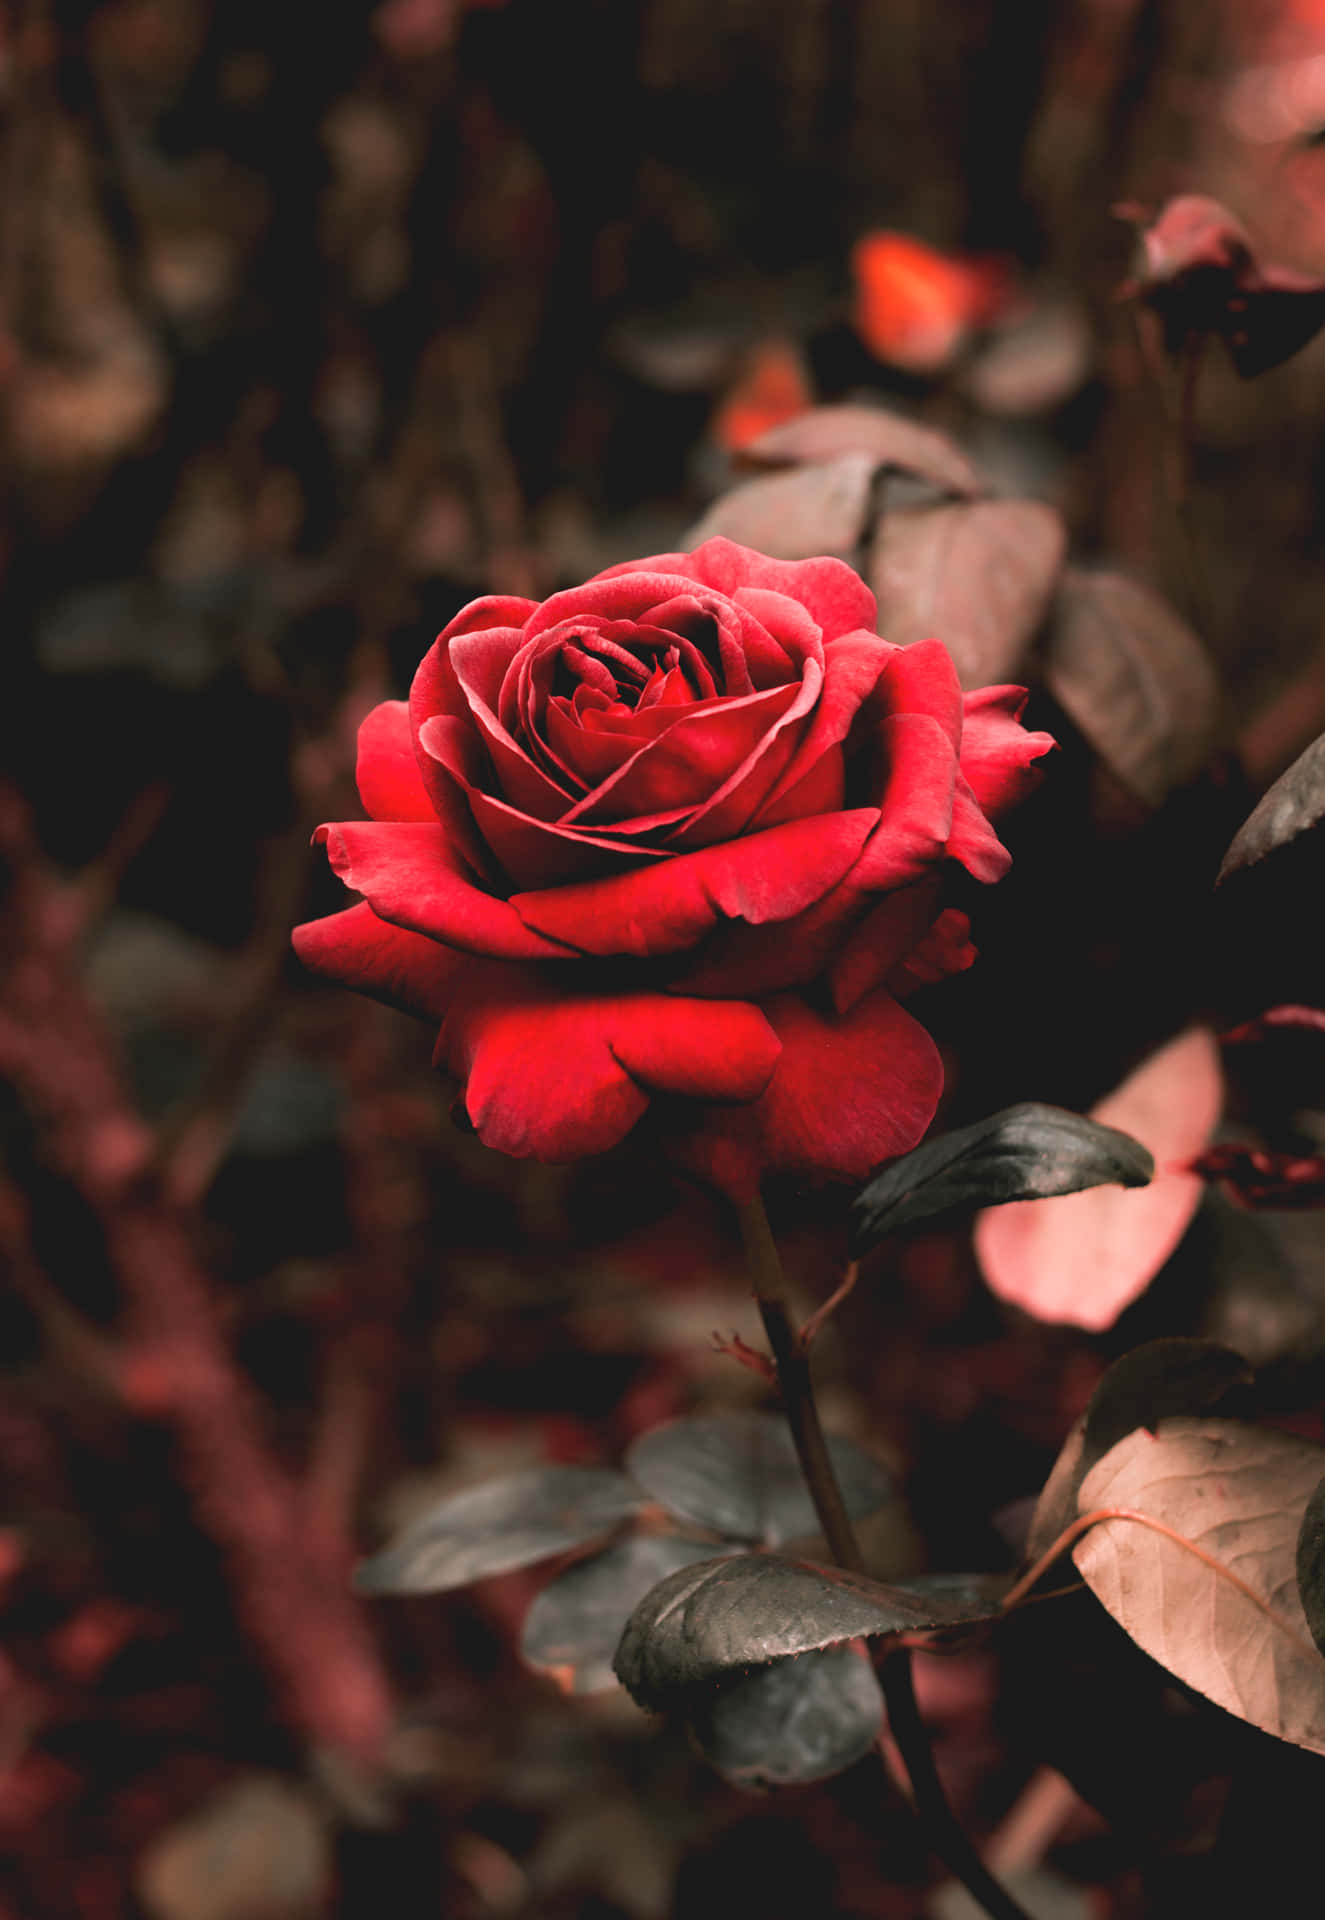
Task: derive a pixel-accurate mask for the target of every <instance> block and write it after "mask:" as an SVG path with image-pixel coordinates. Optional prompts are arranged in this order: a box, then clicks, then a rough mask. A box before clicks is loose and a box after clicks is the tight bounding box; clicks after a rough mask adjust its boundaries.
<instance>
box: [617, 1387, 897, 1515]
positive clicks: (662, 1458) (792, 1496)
mask: <svg viewBox="0 0 1325 1920" xmlns="http://www.w3.org/2000/svg"><path fill="white" fill-rule="evenodd" d="M828 1451H829V1453H830V1454H831V1456H832V1461H833V1466H834V1467H835V1469H836V1471H837V1477H838V1482H839V1484H840V1486H841V1488H842V1497H843V1499H844V1500H845V1501H846V1503H847V1510H848V1512H849V1513H850V1514H851V1517H852V1518H853V1519H860V1518H861V1517H862V1516H863V1515H864V1514H867V1513H872V1512H873V1511H874V1509H875V1508H876V1507H881V1506H882V1505H883V1503H884V1501H885V1500H887V1499H889V1498H890V1496H891V1493H892V1488H891V1485H890V1482H889V1480H888V1476H887V1474H886V1473H885V1472H884V1470H883V1468H882V1467H881V1466H879V1464H878V1462H877V1461H875V1460H871V1459H870V1457H869V1455H868V1454H866V1453H862V1452H861V1450H860V1448H859V1447H858V1446H856V1445H855V1443H854V1442H853V1441H851V1440H846V1439H844V1438H842V1437H841V1436H840V1435H838V1434H834V1435H831V1436H830V1437H829V1441H828ZM626 1466H627V1468H628V1470H629V1471H630V1473H631V1474H633V1475H634V1477H635V1479H636V1480H638V1481H639V1483H640V1485H641V1486H642V1487H644V1488H645V1489H646V1490H647V1491H648V1492H649V1493H651V1494H652V1495H653V1497H654V1499H655V1500H658V1501H661V1503H662V1505H663V1506H665V1507H667V1508H668V1509H669V1510H670V1511H671V1512H672V1513H674V1514H676V1515H677V1516H678V1517H679V1518H680V1519H682V1520H689V1521H690V1522H691V1523H692V1524H693V1525H695V1526H701V1527H709V1528H711V1529H712V1531H713V1532H714V1533H720V1534H724V1535H725V1536H726V1537H727V1538H728V1539H731V1540H755V1541H759V1542H760V1543H761V1544H762V1545H764V1546H767V1547H778V1546H782V1545H783V1544H784V1543H785V1542H786V1541H788V1540H802V1539H806V1538H807V1537H808V1536H810V1535H811V1534H814V1533H817V1532H818V1527H819V1523H818V1520H817V1518H816V1516H815V1511H814V1503H813V1501H812V1500H811V1499H810V1490H809V1488H808V1487H807V1486H806V1484H805V1476H804V1474H803V1473H802V1472H801V1469H800V1462H799V1461H798V1460H797V1458H796V1449H795V1447H794V1445H793V1444H792V1439H791V1435H790V1433H789V1432H788V1429H787V1423H786V1421H785V1420H784V1419H782V1417H781V1416H780V1415H778V1414H772V1413H702V1414H695V1415H692V1416H690V1417H689V1418H687V1419H684V1420H672V1421H670V1422H669V1423H668V1424H667V1425H666V1426H663V1427H654V1428H653V1429H652V1431H651V1432H649V1433H646V1434H643V1435H641V1437H640V1438H639V1439H638V1440H637V1441H636V1442H635V1444H634V1446H633V1447H632V1448H631V1449H630V1451H629V1453H628V1454H627V1455H626Z"/></svg>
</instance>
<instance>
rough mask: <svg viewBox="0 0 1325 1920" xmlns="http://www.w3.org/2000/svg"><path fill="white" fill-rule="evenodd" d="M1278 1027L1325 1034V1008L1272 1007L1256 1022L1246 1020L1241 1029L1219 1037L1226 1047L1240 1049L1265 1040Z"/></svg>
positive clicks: (1232, 1030)
mask: <svg viewBox="0 0 1325 1920" xmlns="http://www.w3.org/2000/svg"><path fill="white" fill-rule="evenodd" d="M1278 1027H1288V1028H1297V1029H1300V1030H1301V1031H1303V1032H1307V1033H1325V1008H1321V1007H1270V1008H1269V1009H1268V1010H1267V1011H1266V1012H1265V1013H1260V1014H1257V1016H1256V1018H1255V1019H1254V1020H1244V1021H1243V1023H1242V1025H1241V1026H1240V1027H1231V1028H1230V1029H1229V1031H1228V1032H1227V1033H1221V1034H1220V1036H1219V1037H1220V1039H1221V1040H1222V1041H1223V1043H1224V1045H1225V1046H1226V1047H1240V1046H1245V1045H1246V1044H1247V1043H1248V1042H1250V1041H1253V1040H1263V1039H1264V1038H1265V1036H1266V1034H1267V1033H1268V1032H1270V1031H1272V1030H1273V1029H1275V1028H1278Z"/></svg>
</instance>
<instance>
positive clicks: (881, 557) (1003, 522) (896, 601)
mask: <svg viewBox="0 0 1325 1920" xmlns="http://www.w3.org/2000/svg"><path fill="white" fill-rule="evenodd" d="M1065 546H1066V534H1065V532H1064V528H1063V523H1062V521H1061V519H1060V518H1059V516H1058V515H1057V514H1056V513H1055V512H1054V510H1053V508H1052V507H1046V506H1042V505H1040V504H1039V502H1037V501H1034V500H978V501H974V502H971V503H966V502H963V503H961V504H957V505H951V506H938V507H903V508H899V509H898V510H897V511H896V512H893V513H885V514H884V516H883V519H882V521H881V522H880V524H879V528H878V531H877V532H876V534H875V537H874V544H873V547H872V549H871V552H870V557H869V564H868V567H867V569H866V578H867V579H868V581H869V584H870V585H871V586H872V587H873V589H874V591H875V594H876V595H877V596H878V601H879V630H880V632H882V633H883V634H884V635H885V636H886V637H887V638H888V639H889V640H893V641H895V642H896V643H897V644H898V645H899V646H909V645H910V644H911V642H912V641H913V640H925V639H928V638H930V637H931V636H934V637H936V638H938V639H940V640H942V642H943V644H944V645H945V646H946V647H947V649H948V651H949V653H950V654H951V655H952V657H953V659H954V660H955V661H956V663H957V672H958V675H959V676H960V679H961V683H962V686H963V687H965V688H967V689H968V690H969V689H971V688H974V687H988V686H999V685H1001V684H1002V683H1003V682H1004V681H1006V680H1015V679H1016V678H1017V677H1018V674H1019V671H1020V668H1021V665H1022V661H1023V659H1024V656H1025V653H1026V650H1027V648H1028V647H1029V645H1030V642H1031V639H1032V637H1033V635H1034V633H1035V630H1036V628H1037V627H1038V626H1039V624H1040V622H1041V621H1042V620H1043V618H1044V615H1045V612H1046V610H1047V608H1048V606H1049V600H1050V596H1051V595H1052V593H1053V589H1054V585H1055V582H1056V581H1057V578H1058V571H1059V568H1060V567H1061V565H1062V561H1063V552H1064V548H1065Z"/></svg>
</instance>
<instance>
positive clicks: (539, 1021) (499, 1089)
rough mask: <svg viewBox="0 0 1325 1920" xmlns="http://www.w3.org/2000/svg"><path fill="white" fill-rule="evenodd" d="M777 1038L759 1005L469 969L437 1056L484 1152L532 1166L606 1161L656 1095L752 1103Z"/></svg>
mask: <svg viewBox="0 0 1325 1920" xmlns="http://www.w3.org/2000/svg"><path fill="white" fill-rule="evenodd" d="M779 1051H780V1048H779V1044H778V1041H777V1038H776V1036H775V1034H774V1032H773V1030H772V1028H771V1027H770V1026H769V1024H768V1021H767V1020H766V1019H765V1018H764V1016H763V1014H762V1013H761V1012H760V1011H759V1009H758V1008H757V1007H753V1006H750V1005H748V1004H747V1003H745V1002H741V1001H731V1000H727V1001H712V1000H679V999H669V998H665V997H664V996H662V995H660V994H651V993H623V994H602V995H599V994H587V995H586V994H569V995H568V994H566V993H564V992H559V991H558V989H557V988H556V987H555V986H552V985H550V984H549V983H548V982H547V981H546V980H544V979H543V978H542V977H541V976H540V975H539V974H537V973H535V972H534V971H533V970H532V969H530V968H527V967H496V966H493V967H474V968H472V969H471V970H470V972H469V973H468V974H467V975H466V978H465V980H464V982H463V983H462V985H461V988H460V991H459V992H458V993H457V994H456V996H455V998H454V1000H453V1002H452V1004H451V1007H450V1010H449V1012H448V1013H447V1016H446V1019H445V1021H444V1022H443V1025H442V1030H441V1033H440V1034H439V1036H438V1040H437V1051H436V1054H435V1056H434V1058H435V1061H436V1063H437V1064H438V1065H439V1066H445V1067H448V1068H449V1069H450V1070H451V1071H452V1072H453V1073H455V1074H457V1075H459V1076H460V1077H461V1078H463V1079H464V1081H465V1083H466V1085H465V1107H466V1111H467V1112H468V1114H469V1117H470V1119H471V1120H472V1121H473V1123H474V1125H475V1127H476V1128H477V1129H478V1132H479V1135H480V1138H481V1139H482V1140H483V1141H484V1143H485V1145H487V1146H490V1147H496V1148H497V1149H498V1150H499V1151H500V1152H502V1153H510V1154H515V1155H517V1156H520V1157H528V1156H532V1157H533V1158H535V1159H538V1160H574V1159H578V1158H579V1157H580V1156H581V1155H582V1154H586V1153H603V1152H605V1151H606V1149H607V1148H608V1147H611V1146H615V1144H616V1142H617V1141H618V1140H620V1139H622V1138H624V1136H625V1135H626V1134H627V1133H628V1132H629V1131H630V1129H631V1127H633V1126H634V1124H635V1122H636V1121H637V1120H638V1119H639V1118H640V1116H641V1115H642V1114H643V1112H644V1111H645V1109H646V1107H647V1106H648V1104H649V1095H650V1093H651V1092H659V1093H669V1094H684V1095H689V1096H691V1097H694V1098H697V1099H701V1100H721V1101H729V1100H752V1099H754V1098H756V1096H757V1095H758V1094H759V1093H761V1092H762V1091H763V1089H764V1088H765V1087H766V1086H767V1085H768V1081H769V1078H770V1076H771V1075H772V1073H773V1070H774V1067H775V1066H776V1064H777V1059H778V1055H779Z"/></svg>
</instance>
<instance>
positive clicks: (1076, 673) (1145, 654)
mask: <svg viewBox="0 0 1325 1920" xmlns="http://www.w3.org/2000/svg"><path fill="white" fill-rule="evenodd" d="M1045 679H1046V681H1047V682H1048V685H1049V689H1050V691H1051V692H1052V694H1053V695H1054V698H1055V699H1056V700H1058V701H1059V702H1060V703H1061V704H1062V705H1063V706H1064V707H1065V708H1066V709H1067V712H1068V713H1069V714H1070V715H1071V717H1072V719H1073V720H1075V722H1076V724H1077V725H1078V726H1079V727H1080V729H1081V731H1082V733H1084V734H1085V736H1086V738H1087V740H1089V742H1090V744H1091V745H1092V746H1093V747H1094V748H1095V750H1096V752H1097V753H1099V754H1100V756H1101V757H1102V758H1103V759H1104V760H1105V761H1106V762H1107V764H1108V765H1109V767H1110V768H1111V769H1112V771H1113V772H1114V773H1116V774H1117V775H1118V776H1119V778H1120V779H1121V780H1122V781H1124V783H1125V784H1126V785H1127V786H1128V787H1130V788H1131V790H1132V791H1133V792H1134V793H1136V794H1137V795H1139V797H1140V798H1141V799H1142V800H1145V801H1146V802H1148V804H1149V805H1151V806H1155V807H1157V806H1159V805H1160V803H1161V802H1162V801H1163V799H1164V798H1165V796H1166V795H1167V794H1168V793H1169V792H1170V791H1171V790H1172V789H1173V788H1174V787H1179V786H1182V785H1183V784H1184V783H1185V782H1186V781H1188V780H1190V779H1192V778H1193V777H1194V775H1195V774H1197V773H1198V772H1199V771H1200V769H1201V768H1202V767H1203V766H1204V765H1205V762H1206V760H1207V759H1208V757H1209V754H1210V751H1211V749H1212V747H1213V746H1214V744H1215V739H1216V735H1217V733H1218V730H1219V720H1220V697H1219V681H1218V679H1217V677H1216V674H1215V670H1214V668H1213V666H1212V665H1211V664H1210V661H1209V660H1208V659H1207V657H1206V653H1205V649H1204V648H1203V647H1202V645H1201V643H1200V641H1199V640H1198V639H1197V637H1196V635H1195V634H1194V633H1193V632H1192V630H1191V628H1190V627H1189V626H1188V625H1187V624H1186V622H1185V621H1184V620H1182V619H1181V618H1180V617H1179V616H1178V614H1177V613H1175V611H1174V610H1173V608H1172V607H1170V606H1169V605H1168V604H1167V602H1165V601H1163V600H1161V599H1160V598H1159V596H1158V595H1157V594H1154V593H1151V592H1150V591H1149V589H1148V588H1146V587H1142V586H1139V585H1138V584H1137V582H1136V581H1135V580H1129V579H1127V577H1126V576H1125V575H1124V574H1121V573H1084V572H1081V571H1079V570H1078V569H1076V568H1069V569H1068V570H1067V572H1066V573H1065V574H1064V576H1063V581H1062V585H1061V587H1060V588H1059V592H1058V599H1057V602H1056V605H1055V608H1054V618H1053V622H1052V624H1051V626H1050V628H1049V638H1048V648H1047V654H1046V660H1045Z"/></svg>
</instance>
